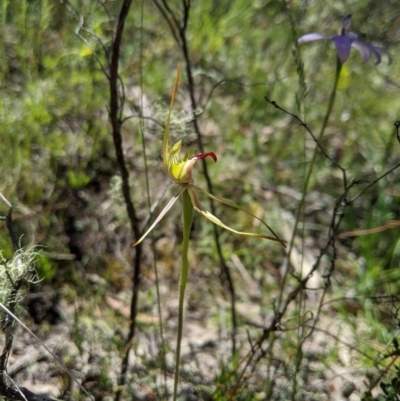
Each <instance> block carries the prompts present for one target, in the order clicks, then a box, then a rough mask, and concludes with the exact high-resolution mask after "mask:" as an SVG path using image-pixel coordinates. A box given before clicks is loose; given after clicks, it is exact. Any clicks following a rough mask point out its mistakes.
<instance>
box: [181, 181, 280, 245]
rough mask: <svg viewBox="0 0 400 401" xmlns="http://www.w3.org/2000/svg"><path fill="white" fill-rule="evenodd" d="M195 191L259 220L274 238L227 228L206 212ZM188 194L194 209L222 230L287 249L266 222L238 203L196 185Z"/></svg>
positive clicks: (192, 186) (191, 187) (190, 188)
mask: <svg viewBox="0 0 400 401" xmlns="http://www.w3.org/2000/svg"><path fill="white" fill-rule="evenodd" d="M195 190H198V191H200V192H203V193H204V194H205V195H207V196H208V197H210V198H212V199H214V200H216V201H217V202H220V203H223V204H225V205H228V206H230V207H232V208H234V209H237V210H241V211H242V212H244V213H246V214H247V215H248V216H251V217H253V218H255V219H257V220H258V221H260V222H261V223H262V224H263V225H264V226H265V227H267V228H268V230H270V231H271V233H272V234H273V236H270V235H265V234H259V233H251V232H246V231H238V230H235V229H234V228H232V227H229V226H227V225H226V224H225V223H223V222H222V221H221V220H220V219H219V218H218V217H216V216H214V215H213V214H212V213H210V212H208V211H207V210H205V209H204V208H203V206H202V204H201V202H200V199H199V198H198V196H197V193H196V191H195ZM188 192H189V195H190V199H191V200H192V204H193V208H194V209H195V210H196V211H197V212H198V213H200V214H201V215H202V216H204V217H205V218H206V219H208V220H210V221H211V222H212V223H214V224H216V225H217V226H220V227H222V228H224V229H225V230H228V231H231V232H233V233H235V234H239V235H244V236H247V237H256V238H264V239H268V240H271V241H276V242H279V243H281V244H282V245H283V246H284V247H286V245H285V241H284V240H282V239H280V238H279V237H278V236H277V235H276V234H275V232H274V231H273V230H272V229H271V227H269V226H268V224H267V223H265V221H263V220H262V219H260V218H259V217H257V216H256V215H254V214H252V213H250V212H248V211H247V210H246V209H244V208H242V207H241V206H239V205H238V204H237V203H235V202H233V201H232V200H230V199H225V198H220V197H218V196H215V195H212V194H210V193H209V192H207V191H206V190H204V189H203V188H200V187H198V186H195V185H191V186H190V187H189V188H188Z"/></svg>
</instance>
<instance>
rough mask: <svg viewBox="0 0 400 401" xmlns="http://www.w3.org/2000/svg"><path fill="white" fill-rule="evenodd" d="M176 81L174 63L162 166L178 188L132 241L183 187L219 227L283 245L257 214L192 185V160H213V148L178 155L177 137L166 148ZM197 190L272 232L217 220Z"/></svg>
mask: <svg viewBox="0 0 400 401" xmlns="http://www.w3.org/2000/svg"><path fill="white" fill-rule="evenodd" d="M178 81H179V67H178V73H177V77H176V80H175V86H174V91H173V94H172V99H171V105H170V109H169V114H168V117H167V123H166V127H165V131H164V140H163V164H164V170H165V171H166V173H167V174H168V175H169V177H170V178H171V179H172V181H174V182H175V183H176V184H178V186H179V187H180V190H179V192H178V193H177V194H176V195H175V196H173V197H172V199H171V200H170V201H169V202H168V204H167V205H166V206H165V207H164V209H163V210H162V211H161V213H160V214H159V216H158V217H157V218H156V220H155V221H154V223H153V224H152V225H151V226H150V228H149V229H148V230H147V231H146V232H145V233H144V234H143V236H142V237H141V238H140V239H139V240H138V241H137V242H136V243H135V246H136V245H138V244H139V243H140V242H142V241H143V239H144V238H145V237H146V236H147V235H148V234H149V233H150V231H151V230H153V228H154V227H155V226H156V225H157V224H158V223H159V222H160V220H161V219H162V218H163V217H164V216H165V215H166V213H167V212H168V211H169V210H170V209H171V207H172V206H173V205H174V203H175V202H176V201H177V199H178V198H179V197H180V196H181V195H182V194H183V193H184V192H185V191H187V192H188V194H189V196H190V201H191V203H192V206H193V208H194V210H196V211H197V212H199V213H200V214H201V215H202V216H204V217H205V218H206V219H208V220H210V221H211V222H213V223H214V224H216V225H218V226H220V227H222V228H225V229H226V230H229V231H231V232H233V233H235V234H240V235H245V236H250V237H259V238H265V239H269V240H272V241H277V242H280V243H281V244H282V245H283V246H285V241H283V240H282V239H280V238H279V237H278V236H277V235H276V234H275V233H274V231H273V230H272V229H271V228H270V227H269V226H268V224H266V223H265V222H264V221H263V220H262V219H260V218H258V217H257V216H255V215H253V214H252V213H250V212H248V211H246V210H244V209H243V208H242V207H241V206H239V205H237V204H236V203H235V202H233V201H231V200H229V199H225V198H220V197H217V196H214V195H212V194H210V193H209V192H207V191H206V190H204V189H203V188H200V187H198V186H197V185H195V183H194V179H193V176H192V170H193V167H194V165H195V164H196V162H197V161H198V160H201V159H205V158H206V157H211V158H212V159H213V160H214V162H216V161H217V156H216V155H215V153H214V152H208V153H200V154H194V152H191V151H188V152H186V154H185V155H184V156H183V158H180V157H179V154H180V152H181V147H182V141H181V140H180V141H178V142H177V143H175V144H174V145H173V146H172V147H171V149H168V134H169V123H170V117H171V110H172V106H173V103H174V99H175V94H176V91H177V86H178ZM198 192H201V193H203V194H205V195H206V196H208V197H210V198H211V199H214V200H216V201H218V202H220V203H223V204H225V205H228V206H230V207H232V208H234V209H238V210H241V211H243V212H245V213H246V214H248V215H249V216H252V217H254V218H255V219H257V220H259V221H260V222H261V223H262V224H263V225H264V226H265V227H267V228H268V230H269V231H270V233H271V234H272V235H264V234H258V233H249V232H244V231H237V230H235V229H233V228H231V227H229V226H227V225H226V224H224V223H223V222H222V221H221V220H219V219H218V218H217V217H216V216H214V215H213V214H212V213H210V212H208V211H206V210H205V209H204V207H203V206H202V204H201V202H200V199H199V197H198Z"/></svg>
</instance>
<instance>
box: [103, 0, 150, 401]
mask: <svg viewBox="0 0 400 401" xmlns="http://www.w3.org/2000/svg"><path fill="white" fill-rule="evenodd" d="M131 4H132V0H124V1H123V3H122V7H121V11H120V14H119V17H118V21H117V27H116V30H115V35H114V40H113V42H112V46H111V52H110V73H109V83H110V112H109V117H110V121H111V126H112V137H113V141H114V148H115V154H116V157H117V163H118V168H119V171H120V174H121V178H122V192H123V196H124V201H125V205H126V211H127V213H128V217H129V221H130V224H131V229H132V232H133V235H134V237H135V240H138V239H139V238H140V229H139V222H138V219H137V215H136V210H135V207H134V205H133V201H132V198H131V194H130V187H129V171H128V169H127V167H126V162H125V156H124V152H123V147H122V135H121V127H122V123H123V121H122V107H121V105H122V103H123V102H122V100H123V99H122V100H121V97H120V95H119V88H120V86H119V73H118V70H119V57H120V51H121V42H122V36H123V31H124V25H125V20H126V18H127V16H128V13H129V9H130V7H131ZM135 251H136V254H135V258H134V261H133V265H134V270H133V288H132V300H131V310H130V324H129V332H128V336H127V338H126V345H125V349H124V356H123V359H122V366H121V373H120V376H119V379H118V389H117V391H116V394H115V400H116V401H118V400H120V399H121V395H122V389H123V387H124V385H125V382H126V372H127V370H128V357H129V351H130V349H131V347H132V342H133V339H134V337H135V330H136V315H137V299H138V291H139V277H140V262H141V256H142V246H141V245H138V246H136V247H135Z"/></svg>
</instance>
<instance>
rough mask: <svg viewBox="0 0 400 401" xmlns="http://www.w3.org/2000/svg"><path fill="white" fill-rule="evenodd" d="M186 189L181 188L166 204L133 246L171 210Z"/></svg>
mask: <svg viewBox="0 0 400 401" xmlns="http://www.w3.org/2000/svg"><path fill="white" fill-rule="evenodd" d="M186 189H187V187H182V188H181V190H180V191H179V192H178V194H176V195H175V196H173V197H172V199H171V200H170V201H169V202H168V203H167V205H166V206H165V207H164V209H163V210H162V212H161V213H160V214H159V215H158V217H157V218H156V220H155V221H154V223H153V224H152V225H151V226H150V228H149V229H148V230H147V231H146V232H145V233H144V234H143V235H142V237H141V238H140V239H138V240H137V241H136V242H135V243H134V244H133V246H136V245H138V244H140V243H141V242H142V241H143V240H144V239H145V238H146V237H147V235H148V234H149V232H150V231H151V230H152V229H153V228H154V227H155V226H156V225H157V224H158V223H159V222H160V220H161V219H162V218H163V217H164V216H165V215H166V214H167V213H168V210H169V209H171V207H172V206H173V204H174V203H175V202H176V201H177V199H178V198H179V197H180V196H181V195H182V194H183V192H185V191H186Z"/></svg>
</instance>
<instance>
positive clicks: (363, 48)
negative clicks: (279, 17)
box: [297, 14, 392, 65]
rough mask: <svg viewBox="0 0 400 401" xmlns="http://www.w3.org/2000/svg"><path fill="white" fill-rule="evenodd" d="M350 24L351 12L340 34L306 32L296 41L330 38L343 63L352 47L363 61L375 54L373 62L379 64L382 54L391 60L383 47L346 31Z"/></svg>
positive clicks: (344, 21)
mask: <svg viewBox="0 0 400 401" xmlns="http://www.w3.org/2000/svg"><path fill="white" fill-rule="evenodd" d="M350 26H351V14H350V15H348V16H347V17H345V18H344V20H343V25H342V30H341V32H340V35H324V34H321V33H308V34H306V35H303V36H301V37H300V38H299V39H298V40H297V42H298V43H299V44H302V43H306V42H312V41H314V40H321V39H330V40H332V42H333V44H334V45H335V47H336V52H337V55H338V57H339V60H340V61H341V63H342V64H343V63H345V62H346V61H347V59H348V58H349V56H350V49H351V48H352V47H354V48H355V49H356V50H358V52H359V53H360V54H361V58H362V61H363V62H364V63H365V62H366V61H368V60H369V59H370V57H371V55H374V56H375V64H376V65H377V64H380V63H381V61H382V54H385V55H386V56H387V57H388V60H389V64H390V63H391V62H392V59H391V57H390V54H389V52H388V51H387V50H386V49H384V48H383V47H378V46H373V45H371V44H369V43H366V42H363V41H362V40H360V39H358V37H357V35H356V34H355V33H354V32H348V31H349V29H350Z"/></svg>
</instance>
